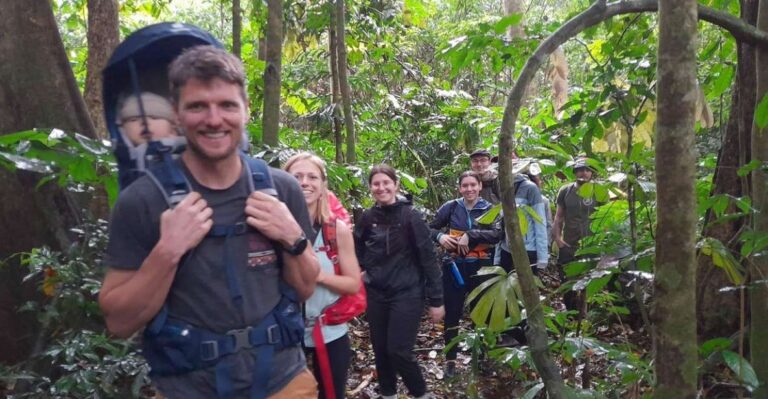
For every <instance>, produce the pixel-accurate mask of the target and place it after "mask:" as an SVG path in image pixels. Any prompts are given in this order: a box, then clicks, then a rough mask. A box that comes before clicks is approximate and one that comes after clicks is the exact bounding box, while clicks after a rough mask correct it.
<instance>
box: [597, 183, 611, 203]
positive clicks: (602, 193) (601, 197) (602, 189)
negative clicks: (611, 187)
mask: <svg viewBox="0 0 768 399" xmlns="http://www.w3.org/2000/svg"><path fill="white" fill-rule="evenodd" d="M609 199H610V197H609V195H608V186H606V185H603V184H595V201H597V202H608V200H609Z"/></svg>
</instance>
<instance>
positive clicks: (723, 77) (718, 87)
mask: <svg viewBox="0 0 768 399" xmlns="http://www.w3.org/2000/svg"><path fill="white" fill-rule="evenodd" d="M731 81H733V68H732V67H724V68H723V69H722V70H721V71H720V75H719V76H718V77H717V79H715V81H714V82H713V83H712V92H710V93H709V94H710V96H711V97H713V98H714V97H720V95H721V94H723V93H724V92H725V91H726V90H728V88H729V87H731Z"/></svg>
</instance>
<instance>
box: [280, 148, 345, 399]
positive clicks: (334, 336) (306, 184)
mask: <svg viewBox="0 0 768 399" xmlns="http://www.w3.org/2000/svg"><path fill="white" fill-rule="evenodd" d="M284 169H285V170H286V171H287V172H288V173H290V174H291V175H293V177H295V178H296V180H298V182H299V185H300V186H301V190H302V192H303V193H304V200H305V201H306V203H307V208H308V209H309V217H310V220H312V223H313V224H314V230H315V231H316V232H317V235H316V236H315V237H311V238H310V242H312V243H313V247H314V250H315V252H316V253H317V257H318V259H319V261H320V274H319V275H318V277H317V287H316V288H315V292H314V294H312V296H311V297H310V298H309V299H307V301H306V303H305V317H306V329H305V333H304V346H305V347H306V348H307V351H308V353H309V354H310V355H311V356H312V357H313V358H314V361H313V362H312V363H313V371H314V373H315V378H316V379H317V381H318V384H319V388H320V395H319V397H320V398H327V397H328V396H330V395H326V390H327V389H328V387H324V384H323V378H322V374H321V370H320V367H319V365H318V363H319V362H318V361H317V352H316V351H315V347H316V345H315V341H314V339H313V335H312V330H313V328H314V324H315V322H316V321H317V317H318V316H319V315H320V314H321V313H322V311H323V309H325V308H326V307H327V306H329V305H331V304H333V303H334V302H336V301H337V300H338V299H339V297H340V296H341V295H346V294H354V293H356V292H357V291H358V290H359V289H360V266H359V265H358V262H357V256H356V255H355V247H354V240H353V238H352V230H351V229H350V227H349V226H348V225H347V224H346V223H345V222H344V221H342V220H339V219H336V220H335V228H336V241H337V246H338V258H337V260H338V264H339V270H340V274H336V273H335V272H334V265H333V262H332V260H331V259H330V258H329V257H328V255H327V253H326V250H327V246H326V245H325V239H326V238H327V237H323V235H324V234H323V230H324V229H323V228H322V227H323V224H324V223H328V222H329V221H330V220H331V209H330V207H329V205H328V176H327V174H326V171H325V162H323V160H322V159H320V158H318V157H317V156H316V155H313V154H309V153H299V154H296V155H294V156H293V157H291V158H290V159H289V160H288V162H286V164H285V167H284ZM334 219H335V218H334ZM333 225H334V223H331V224H329V227H328V228H332V226H333ZM321 330H322V335H323V341H324V342H325V346H326V349H327V352H328V358H329V363H330V369H331V370H330V371H331V376H332V381H333V389H332V392H333V393H334V394H335V398H336V399H342V398H344V394H345V388H346V381H347V370H348V369H349V363H350V359H351V354H352V352H351V349H350V344H349V336H348V335H347V332H348V330H349V328H348V326H347V324H346V323H344V324H338V325H332V326H328V325H323V326H322V327H321Z"/></svg>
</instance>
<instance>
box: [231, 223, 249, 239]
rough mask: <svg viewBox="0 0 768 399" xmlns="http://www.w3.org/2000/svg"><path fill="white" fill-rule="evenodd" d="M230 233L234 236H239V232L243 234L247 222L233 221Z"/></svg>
mask: <svg viewBox="0 0 768 399" xmlns="http://www.w3.org/2000/svg"><path fill="white" fill-rule="evenodd" d="M232 230H233V231H232V233H233V234H234V235H236V236H239V235H241V234H245V232H246V231H248V223H245V222H237V223H235V225H234V227H233V229H232Z"/></svg>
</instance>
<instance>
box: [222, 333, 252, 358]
mask: <svg viewBox="0 0 768 399" xmlns="http://www.w3.org/2000/svg"><path fill="white" fill-rule="evenodd" d="M251 330H253V327H246V328H242V329H239V330H229V331H227V335H229V336H230V337H232V338H233V339H234V340H235V346H234V348H233V349H232V352H233V353H234V352H239V351H240V350H241V349H247V348H251V347H253V345H251Z"/></svg>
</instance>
